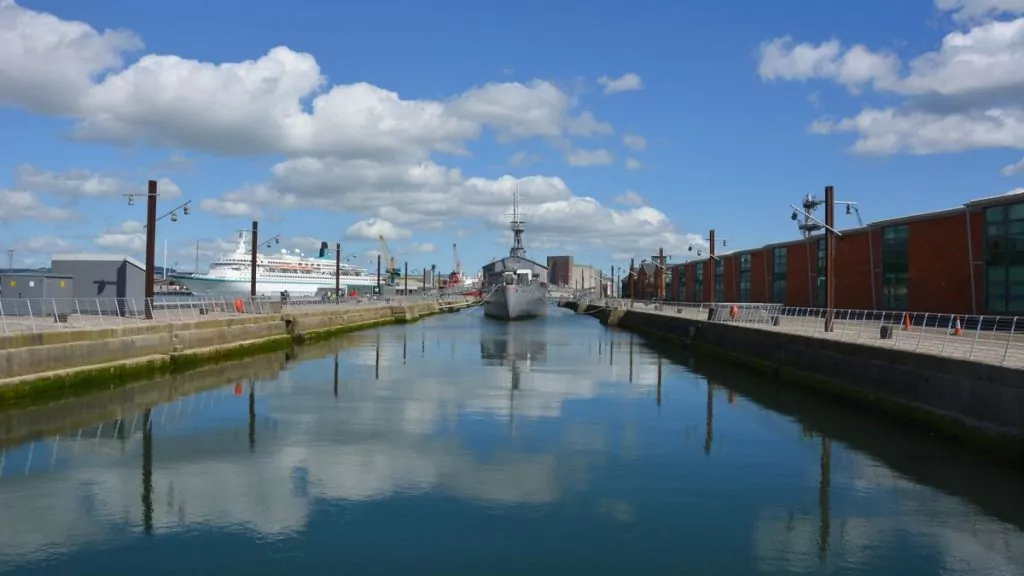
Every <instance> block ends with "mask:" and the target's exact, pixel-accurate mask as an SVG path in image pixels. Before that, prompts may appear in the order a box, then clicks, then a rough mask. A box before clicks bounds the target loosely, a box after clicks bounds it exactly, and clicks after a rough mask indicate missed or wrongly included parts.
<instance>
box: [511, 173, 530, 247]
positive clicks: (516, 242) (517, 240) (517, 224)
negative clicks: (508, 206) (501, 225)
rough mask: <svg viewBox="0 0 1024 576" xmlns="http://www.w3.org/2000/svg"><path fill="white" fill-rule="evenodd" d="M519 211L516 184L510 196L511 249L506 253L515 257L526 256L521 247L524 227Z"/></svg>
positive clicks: (517, 185)
mask: <svg viewBox="0 0 1024 576" xmlns="http://www.w3.org/2000/svg"><path fill="white" fill-rule="evenodd" d="M520 217H521V214H520V213H519V184H516V191H515V193H514V194H513V196H512V222H511V226H510V227H511V229H512V249H511V250H509V251H508V255H509V256H512V257H515V258H526V248H524V247H523V230H525V229H526V227H525V226H524V224H526V223H525V222H523V221H522V220H520Z"/></svg>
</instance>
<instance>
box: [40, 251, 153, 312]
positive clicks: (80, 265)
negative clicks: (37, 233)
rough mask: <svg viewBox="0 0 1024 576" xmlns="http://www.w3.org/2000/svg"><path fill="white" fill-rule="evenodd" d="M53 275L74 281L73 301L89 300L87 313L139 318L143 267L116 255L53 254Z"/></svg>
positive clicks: (141, 308) (133, 260) (144, 267)
mask: <svg viewBox="0 0 1024 576" xmlns="http://www.w3.org/2000/svg"><path fill="white" fill-rule="evenodd" d="M52 260H53V262H52V264H51V266H50V269H51V270H52V271H53V273H54V274H60V275H64V276H71V277H72V278H74V284H73V286H74V292H73V297H74V298H78V299H81V300H89V304H88V309H89V310H90V311H92V310H96V311H97V312H99V313H102V314H112V313H120V314H135V313H138V314H142V313H143V311H144V310H145V308H144V306H145V299H146V266H145V265H144V264H142V263H141V262H139V261H138V260H135V259H134V258H132V257H130V256H119V255H116V254H54V255H53V258H52Z"/></svg>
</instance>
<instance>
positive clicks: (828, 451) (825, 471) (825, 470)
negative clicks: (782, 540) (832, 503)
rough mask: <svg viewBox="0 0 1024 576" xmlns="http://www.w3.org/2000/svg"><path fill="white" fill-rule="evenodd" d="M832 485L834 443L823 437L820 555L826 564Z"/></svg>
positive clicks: (819, 526)
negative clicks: (830, 489) (830, 490)
mask: <svg viewBox="0 0 1024 576" xmlns="http://www.w3.org/2000/svg"><path fill="white" fill-rule="evenodd" d="M831 485H832V441H831V440H829V439H828V438H826V437H824V436H822V437H821V474H820V475H819V479H818V555H819V557H820V558H821V561H822V562H824V561H825V559H826V558H827V557H828V542H829V532H831V520H830V510H829V488H830V487H831Z"/></svg>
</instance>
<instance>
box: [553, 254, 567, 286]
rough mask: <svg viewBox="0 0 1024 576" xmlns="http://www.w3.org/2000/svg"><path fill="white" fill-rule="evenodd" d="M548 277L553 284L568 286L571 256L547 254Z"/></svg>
mask: <svg viewBox="0 0 1024 576" xmlns="http://www.w3.org/2000/svg"><path fill="white" fill-rule="evenodd" d="M548 279H549V281H550V283H551V284H553V285H555V286H569V284H570V283H571V281H572V256H548Z"/></svg>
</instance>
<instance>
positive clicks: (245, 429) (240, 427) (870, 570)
mask: <svg viewBox="0 0 1024 576" xmlns="http://www.w3.org/2000/svg"><path fill="white" fill-rule="evenodd" d="M563 312H564V311H561V310H559V311H556V312H554V313H553V314H552V315H551V316H550V317H548V318H546V319H543V320H539V321H530V322H524V323H519V324H512V325H509V324H503V323H496V322H491V321H488V320H487V319H484V318H482V317H481V315H480V314H479V311H476V312H472V313H463V314H457V315H447V316H440V317H434V318H431V319H427V320H425V321H423V322H420V323H417V324H413V325H409V326H405V327H402V326H393V327H387V328H383V329H380V330H376V331H367V332H361V333H355V334H350V335H348V336H346V337H345V338H342V339H340V340H338V341H336V342H331V343H326V344H322V345H319V346H317V347H314V348H305V349H300V351H299V357H297V358H293V359H290V360H289V361H288V363H287V364H286V358H285V357H284V356H283V355H282V356H269V357H265V358H260V359H258V360H253V361H249V362H246V363H241V364H235V365H229V366H222V367H217V368H211V369H207V370H204V371H202V372H200V373H197V374H193V375H190V376H188V378H187V379H183V378H176V379H168V380H164V381H161V382H156V383H150V384H145V385H138V386H133V387H131V388H127V389H122V390H116V391H111V392H108V393H104V394H103V395H100V396H94V397H89V398H85V399H81V400H76V401H74V402H68V403H65V404H62V405H59V406H56V407H44V408H39V409H34V410H30V411H27V412H19V413H8V414H3V415H0V446H5V448H4V449H3V463H2V468H0V572H3V573H5V574H8V573H9V574H36V573H39V574H61V575H68V574H111V573H117V574H122V573H137V574H147V575H151V574H247V575H253V574H282V573H289V572H290V573H295V574H319V573H355V574H384V575H386V574H400V573H401V574H406V573H413V574H521V573H525V572H527V571H531V572H534V573H573V574H577V573H578V574H626V573H637V574H714V575H720V574H721V575H726V574H756V573H763V574H787V573H807V574H824V573H829V574H900V575H905V574H948V575H959V574H986V575H1001V574H1024V535H1022V533H1021V526H1024V503H1022V499H1021V494H1022V493H1024V491H1022V489H1021V486H1024V482H1022V480H1024V478H1022V477H1021V476H1020V475H1018V474H1015V473H1012V472H1007V471H1001V470H999V469H996V468H994V467H993V466H992V465H991V464H989V463H988V462H987V461H986V460H980V459H976V458H973V457H972V456H971V455H970V454H967V453H964V452H963V451H961V450H957V449H953V448H950V447H948V446H944V445H942V444H941V443H939V442H938V441H936V440H933V439H930V438H928V437H927V436H921V435H919V434H915V433H910V432H908V431H905V430H903V429H900V428H896V427H893V426H891V425H888V424H885V423H882V422H878V421H875V420H872V419H868V418H866V417H864V416H859V415H856V414H854V413H851V412H849V411H845V410H842V409H840V408H838V407H836V406H834V405H832V404H829V403H825V402H822V401H820V400H817V399H814V398H810V397H807V396H805V395H803V394H800V393H797V392H794V391H792V390H788V389H785V388H782V389H780V388H777V387H775V386H774V385H772V384H771V383H768V382H764V381H758V380H755V379H752V378H751V377H749V376H747V375H745V374H743V373H741V372H738V371H737V370H735V369H733V368H729V367H725V366H723V365H719V364H711V363H707V362H700V361H696V363H695V361H694V360H691V359H687V358H681V357H679V356H678V355H676V352H675V351H670V350H661V351H659V350H655V349H652V348H649V347H647V346H646V345H644V344H643V343H642V341H641V339H640V338H638V337H633V336H631V335H630V334H628V333H624V332H617V331H610V330H606V329H604V328H602V327H600V326H599V325H598V324H597V323H596V322H595V321H594V320H592V319H589V318H584V317H577V316H573V315H571V314H567V313H563ZM662 353H664V354H669V355H670V356H671V358H672V359H669V358H665V357H662V355H661V354H662ZM709 382H710V384H709ZM147 406H150V407H151V408H150V409H149V410H147V409H146V407H147ZM147 422H148V425H147ZM29 438H34V439H32V440H29Z"/></svg>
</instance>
